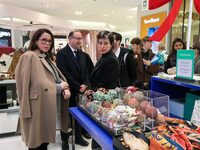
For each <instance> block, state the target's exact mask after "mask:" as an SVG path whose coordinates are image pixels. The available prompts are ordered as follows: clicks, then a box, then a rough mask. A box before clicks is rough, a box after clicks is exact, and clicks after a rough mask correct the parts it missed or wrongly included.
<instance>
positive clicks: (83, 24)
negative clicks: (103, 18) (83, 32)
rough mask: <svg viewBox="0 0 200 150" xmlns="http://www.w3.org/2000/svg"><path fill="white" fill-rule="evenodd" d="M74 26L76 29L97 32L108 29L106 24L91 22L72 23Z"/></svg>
mask: <svg viewBox="0 0 200 150" xmlns="http://www.w3.org/2000/svg"><path fill="white" fill-rule="evenodd" d="M71 22H72V24H73V27H74V28H76V29H88V28H90V29H91V28H92V29H95V30H98V29H103V28H104V29H105V27H106V23H104V22H89V21H74V20H72V21H71Z"/></svg>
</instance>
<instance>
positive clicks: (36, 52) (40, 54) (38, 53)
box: [33, 49, 47, 58]
mask: <svg viewBox="0 0 200 150" xmlns="http://www.w3.org/2000/svg"><path fill="white" fill-rule="evenodd" d="M33 52H34V53H35V54H36V55H37V56H38V57H39V58H45V57H46V56H47V55H46V54H44V53H41V51H40V50H39V49H37V50H35V51H33Z"/></svg>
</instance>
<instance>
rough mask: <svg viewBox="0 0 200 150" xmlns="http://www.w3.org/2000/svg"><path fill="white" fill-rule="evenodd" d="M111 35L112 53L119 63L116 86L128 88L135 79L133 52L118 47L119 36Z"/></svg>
mask: <svg viewBox="0 0 200 150" xmlns="http://www.w3.org/2000/svg"><path fill="white" fill-rule="evenodd" d="M112 34H113V36H114V46H113V48H112V51H113V53H114V54H115V56H116V57H117V58H118V59H119V62H120V75H119V80H118V86H119V87H128V86H131V85H133V84H134V82H135V80H136V79H137V68H136V62H135V59H134V57H133V52H132V51H131V50H129V49H126V48H122V47H120V43H121V41H122V36H121V34H119V33H117V32H112Z"/></svg>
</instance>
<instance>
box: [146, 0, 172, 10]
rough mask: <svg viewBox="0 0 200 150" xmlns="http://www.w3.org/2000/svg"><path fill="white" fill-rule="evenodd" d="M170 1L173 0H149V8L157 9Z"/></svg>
mask: <svg viewBox="0 0 200 150" xmlns="http://www.w3.org/2000/svg"><path fill="white" fill-rule="evenodd" d="M170 1H171V0H149V9H150V10H153V9H156V8H158V7H161V6H163V5H165V4H167V3H168V2H170Z"/></svg>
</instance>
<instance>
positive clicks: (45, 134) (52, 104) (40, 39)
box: [16, 29, 70, 150]
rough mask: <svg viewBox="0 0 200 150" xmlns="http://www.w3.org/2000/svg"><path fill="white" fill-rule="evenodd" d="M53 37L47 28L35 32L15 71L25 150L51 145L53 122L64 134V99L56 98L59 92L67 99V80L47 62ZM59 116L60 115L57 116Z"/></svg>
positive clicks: (43, 148) (65, 125)
mask: <svg viewBox="0 0 200 150" xmlns="http://www.w3.org/2000/svg"><path fill="white" fill-rule="evenodd" d="M53 47H54V38H53V35H52V33H51V32H50V31H49V30H48V29H38V30H37V31H36V32H35V34H34V35H33V37H32V39H31V42H30V46H29V51H27V52H26V53H24V54H23V55H22V56H21V58H20V60H19V63H18V65H17V68H16V85H17V93H18V98H19V105H20V131H21V134H22V140H23V141H24V142H25V144H26V145H27V147H28V148H29V150H36V149H37V150H47V145H48V144H49V143H55V137H56V120H60V126H59V128H60V129H61V131H62V132H64V133H67V131H68V125H67V121H68V120H67V119H68V117H67V116H68V112H67V107H68V100H64V99H63V98H59V97H60V96H59V95H61V94H60V93H61V92H63V93H64V94H63V95H65V99H68V98H69V97H70V91H69V88H68V84H67V81H66V80H65V78H64V76H63V75H62V73H61V72H60V71H59V70H58V68H57V67H56V66H55V65H54V63H53V62H52V61H51V54H52V53H51V51H52V49H53ZM57 114H61V115H57Z"/></svg>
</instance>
